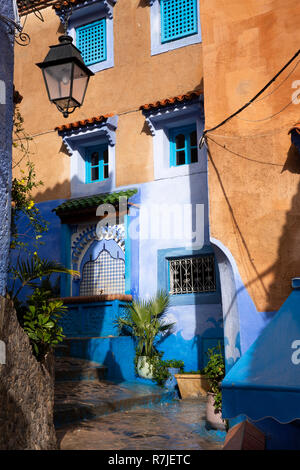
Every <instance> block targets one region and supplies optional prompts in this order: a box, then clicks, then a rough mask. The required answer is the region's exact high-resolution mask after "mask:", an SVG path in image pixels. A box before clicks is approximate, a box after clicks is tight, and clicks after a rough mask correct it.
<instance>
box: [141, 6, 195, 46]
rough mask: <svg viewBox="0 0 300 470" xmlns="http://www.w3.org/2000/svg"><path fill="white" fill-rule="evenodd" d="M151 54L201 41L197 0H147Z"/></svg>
mask: <svg viewBox="0 0 300 470" xmlns="http://www.w3.org/2000/svg"><path fill="white" fill-rule="evenodd" d="M148 1H149V5H150V8H151V10H150V18H151V55H156V54H161V53H163V52H168V51H171V50H174V49H178V48H180V47H185V46H190V45H191V44H197V43H200V42H201V40H202V39H201V26H200V7H199V1H198V0H148Z"/></svg>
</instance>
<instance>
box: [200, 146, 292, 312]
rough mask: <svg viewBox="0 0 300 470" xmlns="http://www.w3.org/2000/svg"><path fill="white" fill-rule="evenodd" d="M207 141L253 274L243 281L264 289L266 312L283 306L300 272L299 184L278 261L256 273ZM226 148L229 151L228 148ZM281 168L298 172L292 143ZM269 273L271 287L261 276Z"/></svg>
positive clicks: (279, 250)
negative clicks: (252, 276) (293, 278)
mask: <svg viewBox="0 0 300 470" xmlns="http://www.w3.org/2000/svg"><path fill="white" fill-rule="evenodd" d="M210 141H212V142H214V141H213V140H212V139H209V150H208V156H209V159H210V161H211V165H212V167H213V169H214V171H215V173H216V175H217V178H218V181H219V184H220V187H221V190H222V193H223V196H224V198H225V200H226V203H227V206H228V209H229V211H230V214H231V217H232V221H233V225H234V226H235V228H236V230H237V232H238V235H239V237H240V239H241V242H242V245H243V247H244V249H245V252H246V255H247V258H248V261H249V264H250V265H251V266H252V268H253V271H254V273H255V277H254V279H252V280H251V281H250V282H248V283H247V284H245V288H248V287H250V286H251V285H252V284H254V283H256V282H257V281H259V283H260V285H261V288H262V290H263V291H264V292H265V295H266V298H267V299H268V301H267V304H266V307H265V308H264V311H266V312H268V311H275V310H278V308H279V307H280V306H281V305H282V303H283V302H284V300H285V299H286V298H287V296H288V295H289V293H290V291H291V287H290V286H291V278H292V277H296V276H299V275H300V268H299V266H300V252H299V250H298V249H297V247H298V246H299V241H300V232H299V229H298V227H300V225H299V221H300V219H299V217H300V183H299V185H298V190H297V194H295V196H294V197H293V200H292V207H291V210H290V211H289V212H288V213H287V217H286V224H285V226H284V228H283V232H282V236H281V239H280V242H279V247H278V256H277V261H276V262H275V263H274V264H273V265H272V266H271V267H269V268H268V269H267V270H265V271H263V272H259V271H258V269H257V267H256V265H255V262H254V260H253V256H252V254H251V253H250V250H249V247H248V244H247V241H246V239H245V237H244V234H243V233H242V231H241V228H240V226H239V223H238V220H237V218H236V215H235V211H234V209H233V207H232V205H231V201H230V199H229V196H228V194H227V189H226V188H225V186H224V184H223V180H222V176H221V174H220V172H219V170H218V168H217V166H216V163H215V160H214V157H213V149H214V147H213V145H214V144H211V142H210ZM214 143H216V142H214ZM216 144H217V143H216ZM217 145H218V144H217ZM226 150H228V151H230V150H229V149H226ZM235 155H236V156H239V157H241V158H247V157H246V156H243V155H239V154H235ZM284 171H289V172H290V173H294V174H300V154H299V152H298V150H297V149H296V147H295V146H294V145H291V147H290V148H289V151H288V153H287V160H286V162H285V164H284V166H283V168H282V171H281V173H283V172H284ZM298 232H299V234H298ZM272 273H273V275H274V282H273V283H272V285H271V286H270V287H267V286H266V285H265V282H264V277H265V276H266V275H270V274H272Z"/></svg>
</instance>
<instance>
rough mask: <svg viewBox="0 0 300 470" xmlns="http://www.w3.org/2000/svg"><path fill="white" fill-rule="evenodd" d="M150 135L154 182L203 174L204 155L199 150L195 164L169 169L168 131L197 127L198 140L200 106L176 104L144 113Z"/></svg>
mask: <svg viewBox="0 0 300 470" xmlns="http://www.w3.org/2000/svg"><path fill="white" fill-rule="evenodd" d="M145 114H146V116H147V117H146V119H147V122H148V124H149V125H150V126H151V132H152V135H153V160H154V179H155V180H159V179H166V178H174V177H178V176H186V175H191V174H193V173H200V172H206V171H207V168H206V151H205V149H204V147H203V148H202V149H201V150H200V149H199V148H198V162H196V163H191V164H189V165H182V166H172V167H170V141H169V130H170V129H172V128H174V127H181V126H188V125H190V124H194V123H195V124H196V127H197V138H198V140H199V139H200V137H201V135H202V133H203V130H204V115H203V104H202V102H201V101H199V102H198V103H194V104H188V103H185V104H179V105H178V106H174V107H168V108H166V109H164V108H161V109H159V110H154V111H153V113H148V112H147V113H145Z"/></svg>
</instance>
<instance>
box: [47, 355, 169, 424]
mask: <svg viewBox="0 0 300 470" xmlns="http://www.w3.org/2000/svg"><path fill="white" fill-rule="evenodd" d="M58 354H59V355H58V356H57V357H56V367H55V406H54V422H55V425H56V427H57V428H59V427H62V426H65V425H67V424H69V423H73V422H79V421H82V420H86V419H94V418H98V417H100V416H103V415H106V414H109V413H114V412H118V411H126V410H131V409H133V408H135V407H141V406H147V407H151V406H152V405H154V404H158V403H162V402H167V401H171V400H172V399H173V393H170V392H167V391H166V390H163V389H161V388H159V387H157V386H155V385H152V384H151V385H145V384H139V383H135V382H133V383H129V382H122V383H115V382H111V381H108V380H106V379H105V376H106V372H107V367H105V366H103V365H101V364H98V363H96V362H91V361H87V360H84V359H78V358H73V357H68V356H65V355H62V354H64V353H63V351H62V350H60V351H59V353H58Z"/></svg>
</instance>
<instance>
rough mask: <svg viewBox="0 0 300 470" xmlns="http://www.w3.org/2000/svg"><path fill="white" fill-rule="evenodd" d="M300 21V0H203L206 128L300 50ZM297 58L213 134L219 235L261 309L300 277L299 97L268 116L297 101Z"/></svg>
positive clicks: (213, 206)
mask: <svg viewBox="0 0 300 470" xmlns="http://www.w3.org/2000/svg"><path fill="white" fill-rule="evenodd" d="M299 24H300V4H299V1H298V0H286V1H284V2H283V1H282V0H243V1H242V2H241V1H240V0H226V2H225V1H224V0H201V25H202V35H203V44H202V45H203V68H204V96H205V98H204V102H205V119H206V128H207V129H208V128H210V127H213V126H215V125H216V124H218V123H219V122H221V121H222V120H223V119H224V118H225V117H227V116H229V115H230V114H231V113H233V112H234V111H236V110H237V109H238V108H240V107H241V106H242V105H244V104H245V103H246V102H247V101H249V99H251V98H252V97H253V96H254V95H255V94H256V93H257V92H258V91H259V90H260V89H261V88H262V87H263V86H264V85H265V84H266V83H267V82H268V81H269V80H270V79H271V78H272V77H273V76H274V75H275V74H276V73H277V72H278V71H279V70H280V69H281V67H283V65H284V64H285V63H286V62H287V61H288V60H289V59H290V58H291V57H292V56H293V55H294V54H295V53H296V52H297V50H298V49H299V45H300V29H299ZM297 60H300V56H298V59H297ZM297 60H296V61H295V62H294V63H293V64H292V65H291V66H289V68H288V69H287V70H286V71H285V72H284V73H283V74H282V75H281V77H280V78H279V79H278V80H277V81H276V83H275V84H273V85H272V86H271V87H270V88H269V89H268V90H267V91H266V92H265V93H264V95H263V96H266V98H265V99H263V100H261V101H259V102H257V103H256V104H253V105H251V106H250V107H249V108H248V109H247V110H245V111H244V112H242V113H241V114H240V115H239V116H238V118H234V119H232V120H231V121H230V122H229V123H227V124H226V125H224V126H222V127H221V128H219V129H217V130H216V131H214V132H212V133H210V134H208V136H209V137H210V138H211V139H213V140H214V141H215V142H212V141H211V140H208V142H209V148H210V154H211V157H210V158H209V202H210V226H211V235H212V236H213V237H215V238H217V239H219V240H220V241H221V242H222V243H223V244H224V245H225V246H227V248H228V249H229V250H230V251H231V253H232V255H233V256H234V258H235V260H236V262H237V265H238V269H239V271H240V274H241V276H242V279H243V281H244V283H245V285H246V286H247V289H248V291H249V293H250V295H251V297H252V299H253V300H254V302H255V304H256V307H257V308H258V310H260V311H271V310H275V309H278V308H279V307H280V305H281V304H282V302H283V301H284V300H285V299H286V297H287V296H288V294H289V293H290V283H291V278H292V277H294V276H299V275H300V249H299V248H300V176H299V175H300V154H299V153H298V151H297V150H296V148H295V147H294V146H292V145H291V138H290V136H289V135H288V131H289V129H290V128H291V126H292V125H293V124H294V123H295V122H297V121H299V118H300V104H298V105H295V104H290V105H289V106H288V107H287V108H286V109H285V110H284V111H282V112H281V113H279V114H278V115H277V116H274V117H273V118H271V119H266V120H265V118H266V117H268V116H270V115H272V114H275V113H277V112H278V111H279V110H281V109H282V108H284V106H285V105H287V104H288V103H289V102H290V101H291V99H292V93H293V92H295V89H293V88H292V83H293V82H294V81H295V80H300V64H299V66H298V67H297V68H296V69H295V70H294V72H292V69H293V67H295V65H296V63H297ZM291 72H292V73H291ZM289 73H291V75H290V77H288V74H289ZM287 77H288V78H287ZM285 78H287V79H286V80H285V82H284V83H283V84H282V85H281V86H280V87H279V88H278V89H277V90H276V87H277V86H278V85H279V84H280V82H281V81H283V80H284V79H285ZM272 91H274V93H272V94H271V95H269V96H267V95H268V94H269V93H270V92H272ZM246 120H255V121H256V122H248V121H246ZM260 120H261V121H260ZM225 147H226V149H225Z"/></svg>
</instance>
